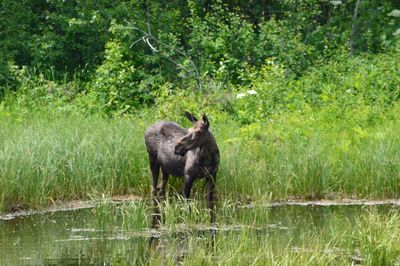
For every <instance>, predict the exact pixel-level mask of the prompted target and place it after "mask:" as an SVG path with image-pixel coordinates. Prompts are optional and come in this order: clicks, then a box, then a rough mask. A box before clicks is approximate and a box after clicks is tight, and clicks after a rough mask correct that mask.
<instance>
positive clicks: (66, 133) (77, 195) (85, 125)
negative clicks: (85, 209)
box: [0, 114, 148, 209]
mask: <svg viewBox="0 0 400 266" xmlns="http://www.w3.org/2000/svg"><path fill="white" fill-rule="evenodd" d="M143 132H144V123H143V122H140V121H134V120H129V119H124V120H108V119H103V118H100V117H89V118H84V117H82V116H79V115H61V116H59V115H56V116H55V117H52V116H50V115H44V114H33V115H32V116H30V117H29V118H23V119H21V120H13V121H12V120H11V119H6V118H4V117H3V118H2V130H1V131H0V139H1V140H0V185H1V190H0V193H1V197H0V206H1V207H2V209H7V208H9V206H13V205H15V204H23V205H27V206H28V207H32V206H38V205H42V204H46V203H48V202H50V201H55V200H68V199H82V198H88V197H90V196H98V195H101V194H106V195H110V196H111V195H114V194H126V193H133V192H135V193H140V192H141V191H142V190H145V189H146V188H145V187H146V184H147V179H148V175H147V167H146V166H147V164H146V157H145V156H144V155H145V148H144V143H143Z"/></svg>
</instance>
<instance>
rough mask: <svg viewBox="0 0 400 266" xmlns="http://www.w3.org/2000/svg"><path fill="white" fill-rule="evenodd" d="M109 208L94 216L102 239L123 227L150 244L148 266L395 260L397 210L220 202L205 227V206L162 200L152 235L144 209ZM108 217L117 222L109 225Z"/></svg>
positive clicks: (399, 251) (399, 256) (398, 251)
mask: <svg viewBox="0 0 400 266" xmlns="http://www.w3.org/2000/svg"><path fill="white" fill-rule="evenodd" d="M174 201H175V199H174ZM102 204H105V206H103V207H102V206H101V205H102ZM109 204H110V202H105V203H104V202H103V203H99V206H98V208H97V209H96V211H95V214H96V216H98V218H99V219H104V218H103V217H104V215H106V218H105V219H104V220H103V224H102V225H107V227H106V229H105V230H106V231H107V230H111V229H112V228H116V227H117V224H118V223H121V221H124V226H123V228H124V234H127V235H135V234H136V235H137V234H138V232H141V235H142V236H149V235H153V236H154V239H153V241H154V243H152V244H151V246H149V249H148V250H147V251H146V252H148V255H146V259H147V261H146V263H147V264H149V265H160V264H162V265H175V264H176V263H180V264H183V265H242V264H246V265H354V264H360V263H361V264H362V265H395V264H396V263H398V262H399V260H400V248H399V247H400V245H399V244H400V239H399V237H398V236H399V235H400V226H399V224H400V215H399V210H398V209H392V210H391V211H390V212H388V211H387V210H382V209H378V208H377V207H368V208H366V209H364V210H363V209H357V210H353V211H351V210H349V209H347V210H345V209H343V208H342V209H340V208H336V207H334V208H333V209H332V210H331V211H321V209H319V210H315V212H314V211H312V210H311V209H310V207H305V208H308V209H307V210H305V209H302V207H278V208H275V207H265V206H263V205H257V204H256V205H254V206H253V207H252V208H251V209H246V208H245V209H243V208H241V207H240V205H238V204H237V203H236V202H230V201H225V202H221V203H220V206H219V208H218V211H217V217H218V218H217V220H218V224H217V226H216V227H210V225H209V224H208V223H207V221H208V215H207V212H206V211H205V210H204V206H202V202H198V201H196V200H193V201H192V202H190V203H185V202H184V201H180V200H178V201H177V202H176V201H175V202H169V200H167V202H166V203H165V206H164V211H165V212H166V217H167V218H166V222H165V223H164V224H163V225H162V227H160V228H159V229H157V230H156V231H155V232H152V233H150V231H149V230H148V229H147V228H148V226H149V224H147V226H146V223H149V222H150V221H149V219H148V218H146V217H149V216H148V215H149V213H150V211H151V209H149V207H148V206H149V205H148V204H147V203H146V202H145V201H141V202H136V203H132V202H129V203H128V202H127V203H123V204H121V205H117V206H115V205H114V206H113V209H114V210H113V211H112V212H110V211H109V209H108V208H109V207H110V205H109ZM188 205H190V208H191V212H190V211H189V208H188ZM146 206H147V207H146ZM303 208H304V207H303ZM324 208H327V207H324ZM103 210H106V211H105V212H103ZM110 213H113V216H112V217H118V218H114V220H110V219H108V218H107V217H108V216H107V215H109V214H110ZM350 213H351V214H350ZM321 214H322V215H323V216H322V217H321V216H320V215H321ZM104 222H105V223H104ZM107 228H108V229H107ZM212 228H214V229H212ZM212 230H216V233H215V235H213V234H212V233H211V232H212ZM155 233H157V234H155Z"/></svg>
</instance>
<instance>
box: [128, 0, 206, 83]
mask: <svg viewBox="0 0 400 266" xmlns="http://www.w3.org/2000/svg"><path fill="white" fill-rule="evenodd" d="M125 22H126V23H127V24H128V25H129V26H128V28H131V29H133V30H136V31H139V32H140V33H142V34H143V36H142V37H140V38H139V39H138V40H136V41H134V42H132V44H131V45H130V46H129V48H132V47H133V46H134V45H135V44H136V43H138V42H139V41H140V40H143V41H144V42H145V43H146V44H147V45H148V46H149V47H150V49H151V50H152V51H153V52H154V53H160V54H161V55H162V56H163V57H165V58H166V59H167V60H169V61H170V62H172V63H174V64H175V65H176V66H178V67H179V68H181V69H183V70H185V71H186V72H188V73H193V72H194V76H195V78H196V81H197V86H198V89H199V90H200V91H201V90H203V82H202V80H201V78H200V73H199V69H198V67H197V66H196V64H195V63H194V61H193V60H192V59H191V58H190V56H189V55H188V54H187V53H185V52H184V51H182V50H179V49H177V48H175V47H173V46H172V45H169V44H167V43H164V42H162V41H160V40H159V39H157V38H156V37H154V36H153V34H152V33H151V24H150V8H149V1H148V0H146V26H147V32H145V31H143V30H142V29H140V28H138V27H135V26H133V25H132V24H131V23H130V22H129V21H127V20H126V19H125ZM150 39H151V40H152V41H154V42H156V43H158V44H159V45H161V46H164V47H165V48H168V49H170V50H172V51H174V52H175V53H177V54H180V55H181V56H183V57H185V58H186V59H187V60H188V61H189V62H190V64H191V66H192V68H193V70H189V69H187V68H185V67H183V66H182V65H181V64H179V63H177V62H176V61H174V60H172V59H171V58H170V57H169V56H168V55H166V54H163V53H162V52H161V51H160V50H159V49H156V48H155V47H154V45H152V44H151V43H150Z"/></svg>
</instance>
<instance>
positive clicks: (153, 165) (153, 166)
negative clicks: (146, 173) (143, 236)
mask: <svg viewBox="0 0 400 266" xmlns="http://www.w3.org/2000/svg"><path fill="white" fill-rule="evenodd" d="M150 170H151V174H152V177H153V187H152V191H151V196H152V199H153V214H152V222H151V225H152V227H158V226H160V224H161V213H160V208H159V206H158V202H159V200H158V188H157V186H158V176H159V175H160V165H159V164H158V163H157V162H156V161H155V160H151V158H150Z"/></svg>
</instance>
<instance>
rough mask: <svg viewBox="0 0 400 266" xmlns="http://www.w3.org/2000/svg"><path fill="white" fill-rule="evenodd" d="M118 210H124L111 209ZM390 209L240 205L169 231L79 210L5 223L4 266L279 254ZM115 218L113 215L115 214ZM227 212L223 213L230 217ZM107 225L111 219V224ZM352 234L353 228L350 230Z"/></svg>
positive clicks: (0, 255) (0, 248) (0, 237)
mask: <svg viewBox="0 0 400 266" xmlns="http://www.w3.org/2000/svg"><path fill="white" fill-rule="evenodd" d="M114 208H120V207H119V206H114ZM392 208H395V207H393V206H379V207H377V206H376V207H374V206H274V207H271V206H264V207H262V206H261V207H257V208H235V209H233V210H231V213H230V214H229V217H223V216H222V215H223V214H221V213H219V214H218V215H219V216H217V220H218V222H219V226H218V227H217V230H216V231H213V230H211V229H212V228H210V227H209V226H208V225H207V224H196V223H194V224H191V225H187V224H184V223H182V224H177V225H176V226H173V227H170V228H169V229H165V228H161V229H158V230H156V229H149V228H146V227H142V228H137V227H136V228H135V226H132V228H130V227H129V226H126V225H123V219H122V217H119V216H121V214H115V213H114V212H112V213H110V215H111V216H112V215H116V217H113V219H112V221H107V222H104V221H100V220H101V219H103V218H104V217H103V218H101V217H99V214H98V212H96V211H94V210H93V209H82V210H74V211H65V212H54V213H46V214H34V215H30V216H23V217H16V218H14V219H10V220H0V265H77V264H80V265H88V264H92V265H115V264H122V265H126V264H129V265H134V264H146V263H147V262H149V261H151V260H152V259H153V258H155V259H156V261H157V260H158V261H160V259H161V260H163V258H169V259H170V261H175V262H179V261H181V260H182V259H183V258H185V257H190V256H191V255H192V254H193V253H196V252H199V250H201V252H204V254H209V252H217V253H218V254H219V256H221V254H222V255H223V254H225V253H227V254H228V255H229V251H230V250H231V249H233V247H235V246H237V245H240V243H239V242H240V241H243V236H244V234H243V232H245V234H246V237H245V238H246V241H248V244H246V245H249V246H250V248H251V247H254V248H259V247H261V246H262V245H265V243H266V242H268V245H270V246H273V247H274V248H276V249H279V248H287V247H288V245H289V246H290V248H291V249H292V250H293V251H296V250H297V249H300V248H299V247H300V246H301V243H303V242H304V241H305V239H306V238H309V237H310V236H313V235H318V236H319V237H322V239H326V241H329V239H330V238H331V237H332V235H331V234H332V228H341V227H347V228H348V227H351V226H352V225H353V224H354V223H356V222H357V221H358V218H359V217H360V216H361V215H365V214H366V213H368V212H370V211H371V209H373V211H376V212H378V213H382V214H384V215H389V211H390V210H391V209H392ZM113 213H114V214H113ZM225 214H226V213H225ZM106 220H107V219H106ZM350 230H351V229H350Z"/></svg>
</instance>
